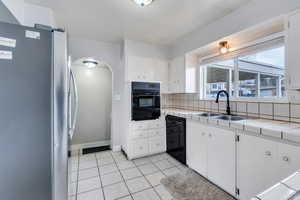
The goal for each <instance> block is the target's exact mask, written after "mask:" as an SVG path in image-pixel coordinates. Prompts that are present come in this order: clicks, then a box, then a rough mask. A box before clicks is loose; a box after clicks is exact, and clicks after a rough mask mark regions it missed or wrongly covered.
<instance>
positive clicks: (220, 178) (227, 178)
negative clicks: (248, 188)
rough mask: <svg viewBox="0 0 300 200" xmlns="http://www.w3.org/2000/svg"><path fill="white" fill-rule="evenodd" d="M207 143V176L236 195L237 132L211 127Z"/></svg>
mask: <svg viewBox="0 0 300 200" xmlns="http://www.w3.org/2000/svg"><path fill="white" fill-rule="evenodd" d="M207 144H208V145H207V146H208V148H207V152H208V156H207V178H208V179H209V180H211V181H212V182H213V183H215V184H216V185H218V186H220V187H221V188H223V189H224V190H225V191H227V192H228V193H230V194H232V195H235V189H236V181H235V177H236V162H235V161H236V158H235V157H236V148H235V133H234V132H233V131H229V130H225V129H219V128H214V127H210V128H209V129H208V143H207Z"/></svg>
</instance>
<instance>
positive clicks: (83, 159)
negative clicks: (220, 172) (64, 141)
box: [69, 151, 187, 200]
mask: <svg viewBox="0 0 300 200" xmlns="http://www.w3.org/2000/svg"><path fill="white" fill-rule="evenodd" d="M69 165H70V171H69V200H115V199H116V200H172V199H173V197H172V195H171V194H170V193H169V192H168V191H167V190H166V188H165V187H164V186H163V185H161V183H160V180H161V179H162V178H164V177H166V176H170V175H172V174H175V173H181V172H184V171H185V170H187V168H186V167H185V166H183V165H181V164H180V163H179V162H178V161H176V160H175V159H173V158H172V157H170V156H169V155H168V154H166V153H163V154H158V155H154V156H149V157H145V158H140V159H136V160H132V161H129V160H127V158H126V157H125V156H124V155H123V153H122V152H112V151H104V152H99V153H94V154H87V155H83V156H80V157H71V158H70V159H69Z"/></svg>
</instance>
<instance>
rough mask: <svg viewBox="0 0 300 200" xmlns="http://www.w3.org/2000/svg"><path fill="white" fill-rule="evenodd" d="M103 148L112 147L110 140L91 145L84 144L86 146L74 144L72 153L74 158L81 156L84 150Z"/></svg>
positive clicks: (91, 143) (71, 149)
mask: <svg viewBox="0 0 300 200" xmlns="http://www.w3.org/2000/svg"><path fill="white" fill-rule="evenodd" d="M103 146H110V140H104V141H99V142H90V143H84V144H74V145H71V148H70V151H71V154H72V156H75V155H78V154H79V155H81V154H82V150H83V149H89V148H96V147H103Z"/></svg>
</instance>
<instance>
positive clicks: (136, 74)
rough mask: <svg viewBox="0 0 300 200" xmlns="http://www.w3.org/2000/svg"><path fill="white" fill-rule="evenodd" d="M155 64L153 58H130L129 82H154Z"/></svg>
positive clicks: (128, 61)
mask: <svg viewBox="0 0 300 200" xmlns="http://www.w3.org/2000/svg"><path fill="white" fill-rule="evenodd" d="M154 65H155V62H154V60H153V59H152V58H145V57H138V56H128V58H127V66H128V67H127V78H128V80H129V81H153V80H154V68H153V66H154Z"/></svg>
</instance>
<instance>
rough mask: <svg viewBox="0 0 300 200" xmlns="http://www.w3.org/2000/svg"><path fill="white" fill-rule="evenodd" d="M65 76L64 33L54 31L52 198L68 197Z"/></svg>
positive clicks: (66, 85)
mask: <svg viewBox="0 0 300 200" xmlns="http://www.w3.org/2000/svg"><path fill="white" fill-rule="evenodd" d="M68 79H69V69H68V65H67V36H66V33H62V32H54V33H53V72H52V83H53V84H52V91H53V95H52V97H53V99H52V105H53V110H52V111H53V115H52V117H53V118H52V123H53V124H52V131H53V168H52V174H53V177H52V178H53V185H52V186H53V187H52V188H53V191H52V192H53V198H52V199H53V200H66V199H68Z"/></svg>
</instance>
